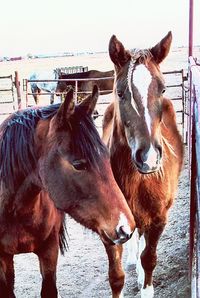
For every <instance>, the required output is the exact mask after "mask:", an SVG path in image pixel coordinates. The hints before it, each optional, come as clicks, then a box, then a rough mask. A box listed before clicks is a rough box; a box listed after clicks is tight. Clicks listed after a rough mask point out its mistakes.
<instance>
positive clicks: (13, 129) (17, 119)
mask: <svg viewBox="0 0 200 298" xmlns="http://www.w3.org/2000/svg"><path fill="white" fill-rule="evenodd" d="M59 106H60V104H55V105H50V106H48V107H42V108H34V109H26V110H23V111H18V112H16V113H14V114H13V115H12V116H11V117H10V118H9V119H8V120H5V121H4V122H3V123H2V125H1V126H0V180H1V183H2V182H3V185H4V187H6V188H8V189H10V190H11V189H13V191H14V190H15V188H16V183H17V182H19V181H20V180H22V179H24V178H25V177H26V176H27V175H28V174H29V173H30V172H32V171H33V170H34V169H35V167H36V163H37V152H36V150H35V148H34V132H35V128H36V126H37V123H38V121H39V120H46V119H50V118H52V117H53V116H54V115H55V114H56V112H57V110H58V108H59ZM70 128H71V130H72V143H71V144H72V147H73V148H72V150H73V151H74V152H76V153H77V154H78V155H80V157H81V158H85V159H86V160H87V161H88V162H89V164H90V165H93V166H96V167H98V160H99V156H100V155H101V154H105V153H106V152H107V150H106V149H105V146H104V145H103V144H102V141H101V139H100V137H99V134H98V132H97V130H96V128H95V126H94V123H93V120H92V118H91V117H90V116H87V117H85V116H84V117H83V116H82V114H81V108H80V107H79V106H77V107H76V110H75V113H74V115H73V117H72V119H71V123H70Z"/></svg>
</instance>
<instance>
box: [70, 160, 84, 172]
mask: <svg viewBox="0 0 200 298" xmlns="http://www.w3.org/2000/svg"><path fill="white" fill-rule="evenodd" d="M72 165H73V167H74V168H75V169H76V170H77V171H85V170H87V161H86V160H85V159H79V160H74V161H73V162H72Z"/></svg>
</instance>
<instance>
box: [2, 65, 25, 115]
mask: <svg viewBox="0 0 200 298" xmlns="http://www.w3.org/2000/svg"><path fill="white" fill-rule="evenodd" d="M19 109H21V92H20V81H19V76H18V72H17V71H15V74H14V76H13V75H12V74H11V75H7V76H1V77H0V115H8V114H11V113H12V112H13V111H15V110H19Z"/></svg>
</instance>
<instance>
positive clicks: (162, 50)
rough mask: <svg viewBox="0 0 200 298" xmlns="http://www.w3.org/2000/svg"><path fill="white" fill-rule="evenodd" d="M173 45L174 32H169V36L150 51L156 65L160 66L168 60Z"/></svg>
mask: <svg viewBox="0 0 200 298" xmlns="http://www.w3.org/2000/svg"><path fill="white" fill-rule="evenodd" d="M171 43H172V32H171V31H169V32H168V34H167V35H166V36H165V37H164V38H163V39H162V40H161V41H160V42H159V43H157V45H155V46H154V47H153V48H151V49H150V51H151V53H152V55H153V57H154V60H155V61H156V63H158V64H159V63H161V62H162V61H163V60H164V59H165V58H166V56H167V55H168V53H169V50H170V46H171Z"/></svg>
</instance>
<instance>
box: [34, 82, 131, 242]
mask: <svg viewBox="0 0 200 298" xmlns="http://www.w3.org/2000/svg"><path fill="white" fill-rule="evenodd" d="M97 98H98V88H97V87H96V86H95V87H94V89H93V93H92V95H89V96H88V97H87V98H86V99H85V100H84V101H83V102H82V103H81V104H79V105H77V106H75V104H74V101H73V90H70V91H69V92H68V93H67V95H66V97H65V101H64V103H63V104H62V105H61V106H60V107H59V109H58V111H57V113H56V114H55V115H54V116H53V117H52V118H51V119H50V121H49V123H48V124H46V127H45V128H44V122H43V121H41V122H40V123H38V127H37V140H38V146H41V144H42V148H41V149H40V150H41V152H42V154H41V157H40V160H39V165H40V179H41V181H42V184H43V185H44V188H45V189H46V190H47V191H48V193H49V195H50V197H51V198H52V200H53V201H54V203H55V206H56V207H57V208H58V209H60V210H63V211H65V212H67V213H68V214H69V215H71V216H72V217H73V218H74V219H75V220H76V221H77V222H79V223H81V224H83V225H84V226H86V227H88V228H90V229H92V230H93V231H95V232H97V233H98V234H99V235H100V236H101V238H102V239H103V241H104V242H109V243H113V244H116V243H123V242H125V241H127V240H128V239H129V238H130V237H131V234H132V231H133V229H134V227H135V222H134V219H133V216H132V214H131V211H130V210H129V208H128V205H127V203H126V201H125V198H124V197H123V195H122V193H121V191H120V189H119V187H118V186H117V184H116V182H115V179H114V177H113V174H112V170H111V166H110V161H109V155H108V152H107V149H106V147H105V146H104V145H103V143H102V141H101V139H100V137H99V134H98V132H97V130H96V128H95V126H94V124H93V121H92V118H91V114H92V112H93V110H94V108H95V104H96V101H97ZM42 139H43V141H42V142H41V140H42Z"/></svg>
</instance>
